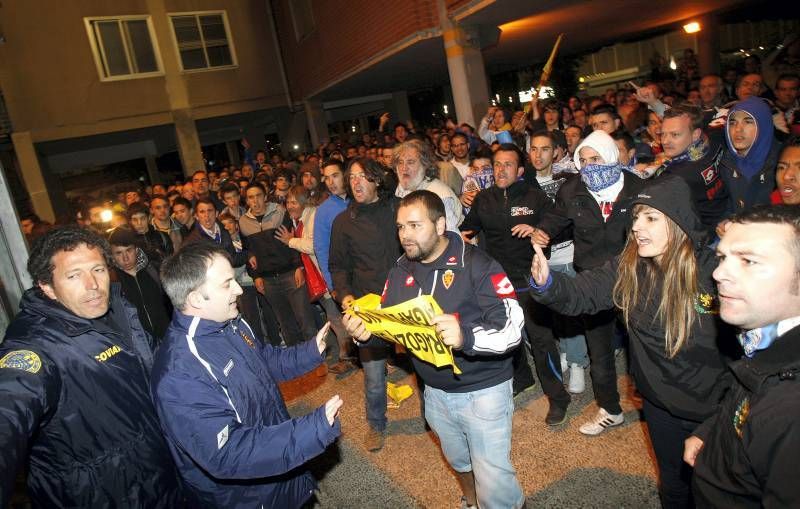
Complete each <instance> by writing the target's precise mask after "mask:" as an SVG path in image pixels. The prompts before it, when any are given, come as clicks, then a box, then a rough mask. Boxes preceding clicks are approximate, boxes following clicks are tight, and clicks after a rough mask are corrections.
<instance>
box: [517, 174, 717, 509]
mask: <svg viewBox="0 0 800 509" xmlns="http://www.w3.org/2000/svg"><path fill="white" fill-rule="evenodd" d="M633 204H634V208H633V225H632V227H631V230H630V232H629V234H628V238H627V242H626V244H625V248H624V249H623V251H622V253H621V254H620V255H619V256H618V257H617V258H616V259H614V260H612V261H609V262H607V263H606V264H605V265H603V266H601V267H598V268H596V269H593V270H588V271H584V272H582V273H579V274H578V276H577V278H575V279H571V278H568V277H564V276H563V275H562V274H557V273H552V274H551V273H550V272H549V269H548V266H547V260H546V259H545V257H544V255H543V254H542V250H541V248H540V247H539V246H537V245H534V249H535V251H536V255H535V256H534V259H533V263H532V266H531V276H532V277H531V288H532V294H533V297H534V298H535V299H536V300H538V301H539V302H541V303H544V304H546V305H548V306H549V307H551V308H552V309H554V310H555V311H558V312H559V313H562V314H566V315H577V314H581V313H596V312H598V311H601V310H605V309H612V308H614V307H616V308H618V309H619V310H620V311H621V315H622V318H623V321H624V323H625V324H626V326H627V329H628V333H629V336H630V356H631V373H632V375H633V378H634V380H635V382H636V387H637V389H638V391H639V392H640V393H641V394H642V396H643V411H644V418H645V420H646V421H647V431H648V434H649V436H650V441H651V443H652V445H653V450H654V452H655V456H656V460H657V463H658V469H659V477H660V485H659V494H660V497H661V503H662V505H663V506H664V507H669V508H672V507H692V500H691V482H690V480H691V470H690V468H689V466H688V465H686V464H685V463H683V461H682V456H683V442H684V440H685V439H686V438H688V437H689V436H690V435H691V433H692V431H693V430H694V429H695V427H697V425H699V424H700V423H701V422H702V421H704V420H705V419H706V418H708V417H710V416H711V415H712V414H713V413H714V410H715V407H716V405H717V403H718V402H719V401H720V398H721V395H722V392H723V389H724V388H725V386H726V384H724V383H722V378H723V375H724V373H725V366H724V363H723V360H722V356H721V354H720V350H719V348H718V346H717V340H718V330H719V327H718V323H717V316H716V306H715V304H716V298H715V290H714V283H713V280H712V278H711V274H712V272H713V270H714V268H715V266H716V260H715V257H714V253H713V252H712V251H711V250H710V249H709V248H708V247H706V234H705V232H704V229H703V225H702V223H701V222H700V219H699V218H698V216H697V213H696V211H695V210H694V207H693V204H692V201H691V198H690V192H689V188H688V186H687V184H686V183H685V182H684V181H683V180H682V179H681V178H678V177H674V176H663V177H661V178H659V179H657V180H655V181H653V182H652V183H650V184H649V185H648V186H647V187H645V188H644V189H643V190H642V192H641V193H639V195H638V196H637V197H636V198H635V199H634V200H633Z"/></svg>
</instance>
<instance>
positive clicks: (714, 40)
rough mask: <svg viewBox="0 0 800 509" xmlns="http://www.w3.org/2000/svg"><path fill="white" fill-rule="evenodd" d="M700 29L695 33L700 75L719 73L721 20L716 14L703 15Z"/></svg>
mask: <svg viewBox="0 0 800 509" xmlns="http://www.w3.org/2000/svg"><path fill="white" fill-rule="evenodd" d="M699 23H700V31H699V32H698V33H696V34H695V37H697V39H696V40H697V64H698V66H699V67H700V75H701V76H705V75H706V74H719V73H720V72H721V69H720V60H719V54H720V53H719V37H720V34H719V21H718V20H717V17H716V16H715V15H714V14H708V15H706V16H703V17H702V18H700V20H699Z"/></svg>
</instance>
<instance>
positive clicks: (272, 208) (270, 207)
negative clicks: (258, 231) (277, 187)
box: [244, 201, 279, 221]
mask: <svg viewBox="0 0 800 509" xmlns="http://www.w3.org/2000/svg"><path fill="white" fill-rule="evenodd" d="M278 206H279V204H278V203H275V202H274V201H268V202H267V208H265V209H264V216H263V218H262V221H263V220H264V219H266V218H268V217H269V216H270V215H271V214H273V213H274V212H277V210H278ZM244 215H245V216H247V217H249V218H250V219H253V220H255V221H258V219H256V216H255V214H253V212H252V209H247V212H245V213H244Z"/></svg>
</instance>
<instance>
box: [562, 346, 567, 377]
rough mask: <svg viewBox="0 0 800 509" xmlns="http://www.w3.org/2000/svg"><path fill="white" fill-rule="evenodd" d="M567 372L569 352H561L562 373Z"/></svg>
mask: <svg viewBox="0 0 800 509" xmlns="http://www.w3.org/2000/svg"><path fill="white" fill-rule="evenodd" d="M566 372H567V354H565V353H564V352H561V374H562V375H564V374H566Z"/></svg>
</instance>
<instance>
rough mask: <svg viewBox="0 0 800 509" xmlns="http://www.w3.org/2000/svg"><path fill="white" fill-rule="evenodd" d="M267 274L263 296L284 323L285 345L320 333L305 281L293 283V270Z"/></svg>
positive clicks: (282, 328) (279, 321)
mask: <svg viewBox="0 0 800 509" xmlns="http://www.w3.org/2000/svg"><path fill="white" fill-rule="evenodd" d="M263 277H264V296H265V297H266V298H267V302H269V305H270V306H271V307H272V310H273V311H274V312H275V316H276V317H277V318H278V323H280V325H281V332H282V333H283V341H284V342H285V343H286V346H291V345H297V344H299V343H302V342H303V341H306V340H308V339H311V338H313V337H314V335H315V334H316V333H317V329H316V327H315V325H314V311H313V310H312V309H311V303H310V302H309V300H308V292H307V290H306V285H305V283H304V284H302V285H300V286H299V287H297V286H295V284H294V271H292V270H290V271H288V272H284V273H283V274H278V275H277V276H263Z"/></svg>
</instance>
